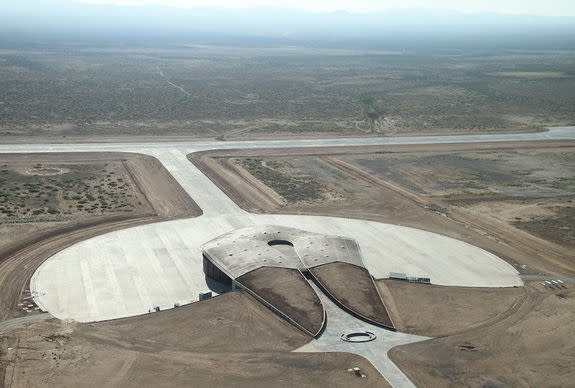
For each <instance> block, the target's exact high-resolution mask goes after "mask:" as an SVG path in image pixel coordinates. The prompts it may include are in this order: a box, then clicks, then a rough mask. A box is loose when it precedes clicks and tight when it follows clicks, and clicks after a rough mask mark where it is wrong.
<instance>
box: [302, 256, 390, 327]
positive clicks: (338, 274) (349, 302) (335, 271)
mask: <svg viewBox="0 0 575 388" xmlns="http://www.w3.org/2000/svg"><path fill="white" fill-rule="evenodd" d="M310 272H311V273H312V274H313V276H314V277H315V278H316V279H317V280H318V282H319V283H320V284H321V286H322V287H324V288H325V289H326V290H327V291H328V292H329V293H330V294H331V295H332V296H333V297H334V298H335V299H336V300H337V301H338V302H339V303H341V304H342V305H343V306H345V308H346V309H349V310H351V311H353V312H354V313H355V314H357V315H359V316H360V317H362V318H366V319H367V320H369V321H372V322H375V323H377V324H379V325H383V326H386V327H390V328H393V327H394V324H393V322H392V320H391V318H390V316H389V314H388V312H387V310H386V308H385V306H384V304H383V302H382V300H381V297H380V296H379V291H378V290H377V289H376V287H375V285H374V282H373V280H372V278H371V275H370V274H369V272H368V271H367V270H366V269H365V268H362V267H358V266H356V265H353V264H349V263H342V262H335V263H328V264H323V265H320V266H317V267H313V268H311V269H310Z"/></svg>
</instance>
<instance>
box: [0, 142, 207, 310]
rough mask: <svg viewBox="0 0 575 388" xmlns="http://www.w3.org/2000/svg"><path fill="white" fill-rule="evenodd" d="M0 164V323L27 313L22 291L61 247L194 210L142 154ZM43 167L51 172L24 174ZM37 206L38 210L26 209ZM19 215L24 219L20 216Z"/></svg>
mask: <svg viewBox="0 0 575 388" xmlns="http://www.w3.org/2000/svg"><path fill="white" fill-rule="evenodd" d="M0 166H2V171H5V172H2V173H1V175H0V179H2V180H3V186H2V189H3V190H2V193H3V194H2V195H3V198H5V202H3V204H2V207H3V209H8V212H4V215H3V216H2V217H0V233H1V237H2V238H1V240H0V241H1V243H0V289H2V290H3V292H2V293H0V320H6V319H9V318H11V317H16V316H21V315H25V314H27V312H26V311H24V307H26V308H27V305H28V304H30V303H32V304H33V302H32V301H31V299H30V295H29V292H28V291H27V287H28V282H29V279H30V277H31V275H32V274H33V273H34V271H35V270H36V268H37V267H38V266H39V265H40V264H41V263H42V262H43V261H44V260H45V259H46V258H48V257H49V256H51V255H52V254H54V253H56V252H58V251H60V250H62V249H63V248H65V247H68V246H70V245H73V244H74V243H76V242H78V241H81V240H84V239H86V238H89V237H92V236H95V235H98V234H102V233H105V232H108V231H112V230H115V229H120V228H126V227H131V226H135V225H141V224H143V223H150V222H157V221H161V220H169V219H174V218H180V217H193V216H197V215H199V214H201V210H200V209H199V208H198V207H197V206H196V204H195V203H194V202H193V200H192V199H191V198H190V197H189V195H188V194H187V193H186V192H185V191H184V190H183V189H182V187H181V186H180V185H179V184H178V183H177V182H176V181H175V179H174V178H173V177H172V176H171V174H169V173H168V172H167V170H166V169H165V168H164V167H163V166H162V164H161V163H160V162H159V161H158V160H157V159H155V158H153V157H149V156H144V155H138V154H129V153H58V154H56V153H46V154H2V155H0ZM36 167H38V168H36ZM46 168H50V169H51V171H55V170H56V169H58V171H59V173H58V174H57V175H52V174H49V175H46V174H43V175H42V176H40V175H34V174H30V171H32V172H34V171H36V170H44V169H46ZM4 187H7V188H9V189H4ZM40 210H45V211H42V212H38V214H34V212H35V211H40ZM23 212H26V214H28V216H27V217H21V216H22V214H23ZM21 213H22V214H21ZM10 214H12V216H11V215H10ZM19 302H20V305H19V304H18V303H19ZM24 302H25V303H24ZM31 310H33V308H31Z"/></svg>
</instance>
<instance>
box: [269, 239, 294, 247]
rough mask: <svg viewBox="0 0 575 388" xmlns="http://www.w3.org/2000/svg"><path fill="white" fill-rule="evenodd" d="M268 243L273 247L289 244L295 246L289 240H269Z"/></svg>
mask: <svg viewBox="0 0 575 388" xmlns="http://www.w3.org/2000/svg"><path fill="white" fill-rule="evenodd" d="M268 245H269V246H270V247H273V246H274V245H287V246H289V247H293V244H292V243H291V242H289V241H287V240H271V241H268Z"/></svg>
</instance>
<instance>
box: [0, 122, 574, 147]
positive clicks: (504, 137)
mask: <svg viewBox="0 0 575 388" xmlns="http://www.w3.org/2000/svg"><path fill="white" fill-rule="evenodd" d="M541 140H575V126H574V127H553V128H550V129H549V131H548V132H535V133H518V134H500V135H496V134H488V135H448V136H412V137H376V138H365V137H362V138H347V139H345V138H343V139H342V138H334V139H307V140H302V139H297V140H254V141H226V142H222V141H209V142H202V141H200V142H158V143H77V144H76V143H72V144H4V145H0V152H4V153H6V152H87V151H94V152H97V151H127V152H144V153H148V152H151V151H153V150H158V149H182V150H188V152H194V151H205V150H214V149H234V148H284V147H338V146H363V145H407V144H451V143H481V142H503V141H541Z"/></svg>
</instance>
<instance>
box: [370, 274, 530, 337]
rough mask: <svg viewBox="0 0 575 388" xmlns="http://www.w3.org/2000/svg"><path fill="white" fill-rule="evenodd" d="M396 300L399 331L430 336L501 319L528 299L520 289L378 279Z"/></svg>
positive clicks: (383, 290) (380, 284)
mask: <svg viewBox="0 0 575 388" xmlns="http://www.w3.org/2000/svg"><path fill="white" fill-rule="evenodd" d="M376 284H377V286H378V287H379V288H380V289H381V290H382V294H384V295H385V292H388V293H389V294H388V295H389V296H390V298H391V299H390V298H387V299H388V300H390V303H393V305H394V307H395V310H392V311H394V313H395V314H394V316H393V319H394V322H395V324H396V328H397V330H398V331H401V332H405V333H411V334H418V335H424V336H429V337H437V336H445V335H450V334H455V333H457V332H460V331H465V330H469V329H472V328H474V327H478V326H482V325H488V324H490V323H492V322H496V321H497V320H500V319H501V318H502V317H503V316H504V315H505V314H508V313H509V311H510V310H512V308H513V306H514V305H515V304H517V303H521V302H523V300H524V299H525V298H526V291H525V289H524V288H523V287H521V288H515V287H514V288H475V287H474V288H472V287H445V286H436V285H432V284H417V283H408V282H406V281H401V280H389V279H386V280H378V281H377V283H376Z"/></svg>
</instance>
